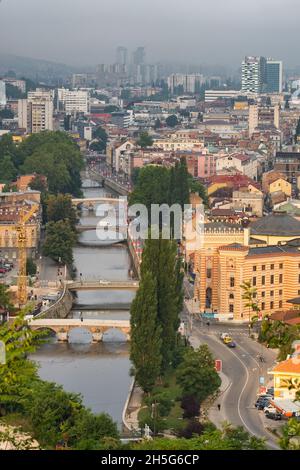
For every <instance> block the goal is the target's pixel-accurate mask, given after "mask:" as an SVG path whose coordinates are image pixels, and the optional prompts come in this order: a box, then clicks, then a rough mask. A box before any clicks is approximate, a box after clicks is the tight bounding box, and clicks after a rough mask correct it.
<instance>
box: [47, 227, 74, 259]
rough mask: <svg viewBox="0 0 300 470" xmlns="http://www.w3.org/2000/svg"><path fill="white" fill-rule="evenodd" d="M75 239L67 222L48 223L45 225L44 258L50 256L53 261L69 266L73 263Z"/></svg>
mask: <svg viewBox="0 0 300 470" xmlns="http://www.w3.org/2000/svg"><path fill="white" fill-rule="evenodd" d="M76 239H77V237H76V234H75V233H74V230H73V228H72V226H71V225H70V223H69V221H68V220H59V221H58V222H49V223H48V224H47V225H46V239H45V243H44V246H43V253H44V255H45V256H50V258H52V259H53V260H54V261H57V262H61V263H62V264H67V265H71V264H72V262H73V246H74V245H75V243H76Z"/></svg>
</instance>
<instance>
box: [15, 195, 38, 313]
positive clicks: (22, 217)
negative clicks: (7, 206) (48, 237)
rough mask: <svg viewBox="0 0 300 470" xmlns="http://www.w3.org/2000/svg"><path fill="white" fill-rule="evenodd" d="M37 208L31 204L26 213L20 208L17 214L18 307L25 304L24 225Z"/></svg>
mask: <svg viewBox="0 0 300 470" xmlns="http://www.w3.org/2000/svg"><path fill="white" fill-rule="evenodd" d="M38 208H39V206H38V205H37V204H33V205H32V206H31V208H30V209H29V210H28V211H25V209H24V208H23V207H22V208H21V210H20V213H19V221H18V224H17V225H16V231H17V235H18V239H17V247H18V255H19V256H18V258H19V274H18V292H17V296H18V302H19V306H22V305H25V304H26V302H27V271H26V262H27V234H26V223H27V222H28V221H29V220H30V219H31V217H32V216H33V215H34V214H35V213H36V212H37V211H38Z"/></svg>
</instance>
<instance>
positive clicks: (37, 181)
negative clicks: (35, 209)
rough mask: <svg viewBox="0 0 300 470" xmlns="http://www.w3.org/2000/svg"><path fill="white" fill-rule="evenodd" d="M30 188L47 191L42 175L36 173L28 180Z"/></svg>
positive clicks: (42, 191)
mask: <svg viewBox="0 0 300 470" xmlns="http://www.w3.org/2000/svg"><path fill="white" fill-rule="evenodd" d="M30 189H32V190H33V191H40V192H41V193H45V192H46V191H47V189H48V188H47V183H46V181H45V178H44V177H43V176H42V175H36V176H35V177H34V178H33V179H32V180H31V182H30Z"/></svg>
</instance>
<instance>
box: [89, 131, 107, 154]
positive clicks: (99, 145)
mask: <svg viewBox="0 0 300 470" xmlns="http://www.w3.org/2000/svg"><path fill="white" fill-rule="evenodd" d="M93 138H94V139H96V141H95V142H92V143H91V145H90V149H91V150H95V151H97V152H105V151H106V145H107V140H108V135H107V133H106V131H105V129H103V127H96V128H95V129H94V131H93Z"/></svg>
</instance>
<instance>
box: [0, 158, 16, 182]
mask: <svg viewBox="0 0 300 470" xmlns="http://www.w3.org/2000/svg"><path fill="white" fill-rule="evenodd" d="M16 176H17V170H16V168H15V166H14V164H13V162H12V159H11V157H10V156H9V155H5V156H4V157H2V158H1V159H0V183H9V182H11V181H12V180H14V179H15V177H16Z"/></svg>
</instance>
